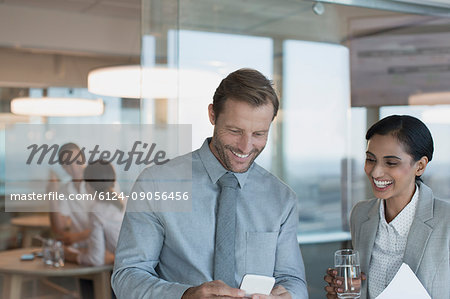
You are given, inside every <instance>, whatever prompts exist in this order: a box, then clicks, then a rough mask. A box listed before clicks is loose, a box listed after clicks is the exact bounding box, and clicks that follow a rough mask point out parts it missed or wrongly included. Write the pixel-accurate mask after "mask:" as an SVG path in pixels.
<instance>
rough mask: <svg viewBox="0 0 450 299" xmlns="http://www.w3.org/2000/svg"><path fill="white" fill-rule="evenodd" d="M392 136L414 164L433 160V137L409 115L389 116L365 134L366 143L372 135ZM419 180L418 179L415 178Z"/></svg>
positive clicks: (419, 122) (420, 123)
mask: <svg viewBox="0 0 450 299" xmlns="http://www.w3.org/2000/svg"><path fill="white" fill-rule="evenodd" d="M376 134H378V135H392V136H394V137H395V138H397V140H398V141H399V142H400V143H401V144H402V145H403V146H404V148H405V151H406V152H407V153H408V154H409V155H410V156H411V157H412V158H413V160H414V162H416V161H419V160H420V159H421V158H422V157H424V156H425V157H427V158H428V161H431V159H432V158H433V151H434V146H433V137H431V133H430V130H428V128H427V126H426V125H425V124H424V123H423V122H422V121H420V120H419V119H417V118H415V117H412V116H409V115H391V116H388V117H385V118H383V119H382V120H380V121H378V122H377V123H375V124H374V125H372V126H371V127H370V128H369V130H368V131H367V133H366V140H367V141H368V140H369V139H370V138H372V136H373V135H376ZM416 180H420V181H421V179H420V177H416Z"/></svg>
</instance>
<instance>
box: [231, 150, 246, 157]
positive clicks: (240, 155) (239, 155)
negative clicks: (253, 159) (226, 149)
mask: <svg viewBox="0 0 450 299" xmlns="http://www.w3.org/2000/svg"><path fill="white" fill-rule="evenodd" d="M231 152H232V153H233V154H235V155H236V156H238V157H239V158H247V157H248V156H249V155H250V153H248V154H247V155H242V154H238V153H236V152H235V151H231Z"/></svg>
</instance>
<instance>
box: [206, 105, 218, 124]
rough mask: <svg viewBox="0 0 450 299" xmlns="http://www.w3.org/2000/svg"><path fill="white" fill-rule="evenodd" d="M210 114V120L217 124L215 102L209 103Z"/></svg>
mask: <svg viewBox="0 0 450 299" xmlns="http://www.w3.org/2000/svg"><path fill="white" fill-rule="evenodd" d="M208 116H209V121H210V122H211V124H212V125H213V126H215V125H216V115H215V114H214V109H213V104H209V105H208Z"/></svg>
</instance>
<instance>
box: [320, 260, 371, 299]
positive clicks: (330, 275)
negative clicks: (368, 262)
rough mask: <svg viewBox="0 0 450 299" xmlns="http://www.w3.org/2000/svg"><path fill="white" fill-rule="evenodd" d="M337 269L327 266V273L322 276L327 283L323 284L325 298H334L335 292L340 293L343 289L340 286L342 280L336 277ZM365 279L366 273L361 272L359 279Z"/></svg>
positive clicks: (335, 296)
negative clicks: (325, 293)
mask: <svg viewBox="0 0 450 299" xmlns="http://www.w3.org/2000/svg"><path fill="white" fill-rule="evenodd" d="M336 275H337V271H336V269H333V268H328V270H327V275H325V276H324V277H323V280H325V281H326V282H327V283H328V285H327V286H325V291H327V299H336V298H337V293H342V292H343V291H344V289H343V288H342V283H343V282H342V280H340V279H338V278H336ZM363 280H366V274H364V273H362V272H361V281H363Z"/></svg>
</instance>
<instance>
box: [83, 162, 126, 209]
mask: <svg viewBox="0 0 450 299" xmlns="http://www.w3.org/2000/svg"><path fill="white" fill-rule="evenodd" d="M84 180H85V181H86V184H89V185H90V186H91V187H92V189H94V190H95V191H98V192H114V184H115V181H116V172H115V171H114V167H113V166H112V164H111V163H109V162H108V161H105V160H96V161H94V162H91V163H89V164H88V166H86V168H85V169H84ZM109 197H112V195H111V194H110V195H109ZM105 202H107V201H105ZM110 202H111V203H113V204H115V205H116V206H117V207H118V208H119V209H120V210H121V209H122V204H121V202H120V201H119V200H112V201H110Z"/></svg>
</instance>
